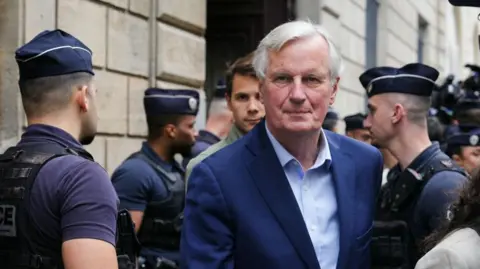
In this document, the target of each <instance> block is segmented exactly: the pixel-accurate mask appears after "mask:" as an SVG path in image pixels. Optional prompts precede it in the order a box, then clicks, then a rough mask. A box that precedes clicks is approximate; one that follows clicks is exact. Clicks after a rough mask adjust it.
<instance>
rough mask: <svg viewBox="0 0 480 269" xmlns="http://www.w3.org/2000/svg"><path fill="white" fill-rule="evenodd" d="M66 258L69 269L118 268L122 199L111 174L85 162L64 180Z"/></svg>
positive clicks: (63, 235)
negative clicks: (117, 228)
mask: <svg viewBox="0 0 480 269" xmlns="http://www.w3.org/2000/svg"><path fill="white" fill-rule="evenodd" d="M62 184H63V186H61V188H60V190H61V191H60V193H59V194H58V198H59V199H60V201H61V208H60V213H61V228H62V240H63V244H62V258H63V262H64V265H65V269H84V268H89V269H97V268H98V269H113V268H115V269H116V268H118V264H117V255H116V252H115V240H116V238H115V234H116V218H117V202H118V198H117V196H116V194H115V190H114V189H113V186H112V184H111V182H110V180H109V177H108V174H107V173H106V172H105V170H104V169H103V168H102V167H100V166H99V165H98V164H96V163H93V162H90V161H83V162H81V163H80V164H77V165H76V166H75V167H72V168H70V169H68V172H67V174H65V176H64V177H63V179H62Z"/></svg>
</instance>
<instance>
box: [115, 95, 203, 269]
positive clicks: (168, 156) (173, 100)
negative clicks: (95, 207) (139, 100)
mask: <svg viewBox="0 0 480 269" xmlns="http://www.w3.org/2000/svg"><path fill="white" fill-rule="evenodd" d="M143 101H144V108H145V113H146V118H147V125H148V139H147V141H146V142H144V143H143V145H142V148H141V149H140V151H138V152H136V153H134V154H132V155H131V156H130V157H128V158H127V160H125V161H124V162H123V163H122V164H121V165H120V166H119V167H118V168H117V169H116V171H115V172H114V173H113V175H112V182H113V185H114V187H115V190H116V191H117V194H118V197H119V198H120V208H125V209H127V210H129V211H130V213H131V215H132V218H133V220H134V222H135V223H136V230H137V235H138V239H139V241H140V243H141V245H142V250H141V253H140V256H141V257H142V259H141V260H140V264H141V266H143V268H175V267H176V262H177V261H178V260H179V249H180V248H179V242H180V229H181V224H182V218H183V215H182V211H183V207H184V200H185V183H184V170H183V169H182V168H181V166H180V165H179V164H178V163H177V162H176V161H175V160H174V155H175V154H176V153H180V154H185V153H189V152H190V150H191V147H192V146H193V144H194V143H195V129H194V124H195V118H196V115H197V112H198V102H199V94H198V92H197V91H195V90H166V89H158V88H150V89H147V90H146V91H145V96H144V99H143Z"/></svg>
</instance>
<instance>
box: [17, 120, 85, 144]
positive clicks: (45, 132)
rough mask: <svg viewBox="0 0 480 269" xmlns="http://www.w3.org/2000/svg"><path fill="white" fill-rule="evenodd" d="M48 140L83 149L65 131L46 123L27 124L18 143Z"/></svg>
mask: <svg viewBox="0 0 480 269" xmlns="http://www.w3.org/2000/svg"><path fill="white" fill-rule="evenodd" d="M45 140H49V141H51V142H55V143H58V144H61V145H63V146H65V147H71V148H74V149H83V146H82V144H80V142H78V141H77V140H76V139H75V138H74V137H73V136H72V135H70V134H69V133H67V132H66V131H64V130H62V129H60V128H57V127H54V126H51V125H46V124H32V125H30V126H28V127H27V128H26V130H25V132H24V133H23V135H22V138H21V140H20V142H19V144H23V143H31V142H44V141H45Z"/></svg>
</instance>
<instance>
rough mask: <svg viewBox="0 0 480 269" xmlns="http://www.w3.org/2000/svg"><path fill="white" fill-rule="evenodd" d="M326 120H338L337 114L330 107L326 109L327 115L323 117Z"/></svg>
mask: <svg viewBox="0 0 480 269" xmlns="http://www.w3.org/2000/svg"><path fill="white" fill-rule="evenodd" d="M325 119H326V120H338V119H339V117H338V114H337V112H335V110H334V109H333V108H331V107H329V108H328V111H327V114H326V115H325Z"/></svg>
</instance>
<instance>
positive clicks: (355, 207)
mask: <svg viewBox="0 0 480 269" xmlns="http://www.w3.org/2000/svg"><path fill="white" fill-rule="evenodd" d="M325 134H326V136H327V140H328V142H329V146H330V151H331V155H332V175H333V180H334V185H335V191H336V196H337V204H338V217H339V222H340V253H339V258H338V267H337V268H339V269H366V268H370V251H369V245H370V241H371V232H372V225H373V217H374V209H375V202H376V197H377V194H378V192H379V190H380V184H381V177H382V170H383V161H382V157H381V155H380V152H379V151H378V150H377V149H375V148H374V147H372V146H369V145H367V144H364V143H362V142H358V141H356V140H353V139H350V138H348V137H345V136H342V135H338V134H335V133H332V132H328V131H325ZM181 268H182V269H187V268H189V269H217V268H218V269H219V268H237V269H256V268H258V269H267V268H275V269H293V268H294V269H302V268H308V269H317V268H320V266H319V263H318V261H317V257H316V254H315V250H314V248H313V245H312V242H311V240H310V236H309V234H308V231H307V228H306V225H305V222H304V220H303V217H302V214H301V212H300V209H299V206H298V204H297V202H296V200H295V196H294V194H293V192H292V190H291V187H290V185H289V182H288V180H287V178H286V176H285V174H284V172H283V169H282V167H281V165H280V162H279V160H278V158H277V156H276V154H275V151H274V149H273V147H272V144H271V143H270V140H269V139H268V136H267V134H266V130H265V124H257V126H256V127H255V128H254V129H253V130H252V131H251V132H249V133H248V134H247V135H246V136H244V137H243V138H242V139H240V140H238V141H236V142H235V143H233V144H231V145H230V146H228V147H226V148H224V149H222V150H220V151H218V152H217V153H215V154H213V155H211V156H210V157H209V158H207V159H205V160H204V161H203V162H201V163H200V164H198V165H197V166H196V167H195V168H194V169H193V171H192V174H191V176H190V179H189V181H188V192H187V198H186V207H185V219H184V222H183V230H182V239H181ZM324 269H325V268H324ZM327 269H328V268H327Z"/></svg>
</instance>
